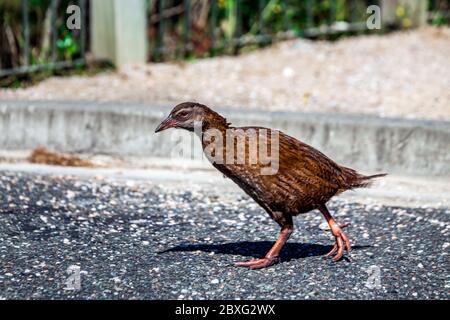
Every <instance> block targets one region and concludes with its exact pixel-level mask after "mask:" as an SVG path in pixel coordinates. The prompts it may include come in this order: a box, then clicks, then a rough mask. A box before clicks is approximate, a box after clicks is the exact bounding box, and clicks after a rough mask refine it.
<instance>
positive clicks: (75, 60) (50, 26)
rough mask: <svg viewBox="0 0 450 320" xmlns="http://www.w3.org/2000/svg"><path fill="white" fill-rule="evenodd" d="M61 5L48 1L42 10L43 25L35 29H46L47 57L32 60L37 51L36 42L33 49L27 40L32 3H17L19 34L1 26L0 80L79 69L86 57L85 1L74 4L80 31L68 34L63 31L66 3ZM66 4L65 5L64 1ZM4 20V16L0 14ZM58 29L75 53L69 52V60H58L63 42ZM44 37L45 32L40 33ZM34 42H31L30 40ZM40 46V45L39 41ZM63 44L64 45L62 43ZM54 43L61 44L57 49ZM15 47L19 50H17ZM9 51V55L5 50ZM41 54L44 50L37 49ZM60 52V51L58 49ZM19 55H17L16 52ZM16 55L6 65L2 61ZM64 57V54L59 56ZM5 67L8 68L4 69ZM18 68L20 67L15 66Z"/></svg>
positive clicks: (71, 31)
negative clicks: (69, 42)
mask: <svg viewBox="0 0 450 320" xmlns="http://www.w3.org/2000/svg"><path fill="white" fill-rule="evenodd" d="M62 2H64V1H59V0H51V1H50V5H49V7H48V8H47V10H46V21H44V23H43V24H44V25H43V26H39V27H40V28H41V29H47V31H48V32H47V33H48V34H47V35H45V34H44V35H43V36H42V37H43V38H45V37H47V38H48V40H49V41H48V42H50V43H49V50H48V51H49V54H48V55H45V56H44V57H43V58H39V57H36V55H37V53H36V54H33V53H35V51H36V50H37V47H38V45H37V44H36V41H35V43H34V46H33V47H32V43H31V39H30V33H31V32H30V29H31V26H30V6H31V3H32V1H29V0H21V2H20V13H21V14H20V17H21V23H20V26H19V27H20V28H18V30H19V33H18V34H14V33H13V31H12V30H11V27H10V26H9V25H6V22H3V23H4V25H3V26H2V28H1V29H2V32H1V34H0V42H1V45H2V46H1V48H2V49H1V50H0V59H1V60H0V77H4V76H10V75H17V74H21V73H30V72H35V71H40V70H53V69H62V68H68V67H73V66H77V65H83V64H84V63H85V62H86V61H85V57H86V45H87V41H86V40H87V31H88V27H87V24H86V22H87V17H86V12H87V5H88V4H87V0H78V1H77V2H75V4H76V5H78V7H79V8H80V10H79V13H80V17H79V18H80V20H81V28H79V29H74V30H69V29H68V28H66V27H65V23H66V19H65V18H66V9H67V3H65V2H64V4H65V5H64V6H62V5H61V4H62ZM66 2H67V1H66ZM3 15H4V16H5V15H6V13H3ZM60 29H63V30H64V31H65V33H66V34H68V33H70V34H71V38H70V41H71V43H72V45H73V46H74V47H76V51H77V52H71V54H70V57H69V58H68V57H62V59H59V57H60V55H61V54H59V52H58V51H61V50H60V49H61V48H60V47H64V45H65V44H64V41H65V40H66V39H67V38H66V39H61V36H62V35H61V32H58V31H60ZM42 33H46V32H42ZM34 40H35V39H34ZM42 42H44V41H42ZM66 42H67V41H66ZM58 43H61V46H58ZM17 47H18V48H19V50H17ZM7 48H8V49H9V51H8V50H7ZM39 49H41V50H44V48H39ZM62 49H63V50H64V48H62ZM18 51H20V52H18ZM14 53H16V55H17V57H14V59H9V60H10V61H6V63H5V61H4V60H6V58H5V57H4V56H7V55H8V54H14ZM62 55H64V52H63V53H62ZM14 60H18V61H15V63H11V61H14ZM8 64H9V65H8ZM17 64H20V65H17Z"/></svg>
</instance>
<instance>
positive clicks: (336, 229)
mask: <svg viewBox="0 0 450 320" xmlns="http://www.w3.org/2000/svg"><path fill="white" fill-rule="evenodd" d="M318 209H319V211H320V212H322V214H323V216H324V217H325V219H326V220H327V222H328V225H329V226H330V229H331V233H332V234H333V236H334V237H335V238H336V242H335V244H334V246H333V248H332V249H331V251H330V252H328V253H327V255H326V256H327V257H329V256H333V261H338V260H339V259H341V258H342V255H343V254H344V249H345V250H347V252H350V250H351V249H352V247H351V246H350V241H348V238H347V236H346V235H345V233H344V232H343V231H342V229H343V228H345V227H346V226H348V224H337V222H336V220H334V219H333V217H332V216H331V214H330V212H329V211H328V209H327V207H326V206H325V205H322V206H320V207H319V208H318Z"/></svg>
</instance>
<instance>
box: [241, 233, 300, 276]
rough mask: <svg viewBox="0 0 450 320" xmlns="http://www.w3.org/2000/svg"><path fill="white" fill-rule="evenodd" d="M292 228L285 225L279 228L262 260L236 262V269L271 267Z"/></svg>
mask: <svg viewBox="0 0 450 320" xmlns="http://www.w3.org/2000/svg"><path fill="white" fill-rule="evenodd" d="M293 230H294V227H293V226H292V225H285V226H283V227H282V228H281V232H280V235H279V236H278V239H277V241H276V242H275V244H274V245H273V246H272V248H271V249H270V250H269V252H267V254H266V255H265V256H264V258H261V259H252V260H248V261H244V262H237V263H235V266H237V267H250V269H261V268H265V267H268V266H271V265H273V264H275V263H277V262H278V254H279V253H280V250H281V248H282V247H283V246H284V244H285V243H286V241H287V240H288V239H289V237H290V235H291V234H292V231H293Z"/></svg>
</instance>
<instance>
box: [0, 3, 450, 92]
mask: <svg viewBox="0 0 450 320" xmlns="http://www.w3.org/2000/svg"><path fill="white" fill-rule="evenodd" d="M424 1H427V0H424ZM56 3H57V14H56V18H55V20H53V19H52V15H51V0H29V1H28V21H29V23H28V24H29V30H30V35H29V39H30V44H29V48H30V50H29V54H28V57H27V58H28V62H29V65H45V64H49V63H50V62H52V61H72V60H76V59H79V58H83V59H84V58H86V57H82V56H81V51H80V31H79V30H69V29H68V28H67V27H66V24H65V21H66V19H67V17H68V14H67V13H66V8H67V7H68V6H69V5H71V4H78V1H70V0H57V1H56ZM88 4H89V1H88ZM147 4H148V28H147V36H148V49H149V50H148V60H149V61H161V60H174V59H195V58H200V57H209V56H213V55H220V54H236V53H239V52H242V51H246V50H253V49H255V48H259V47H261V46H265V45H268V44H270V43H272V42H273V41H276V40H279V39H286V38H292V37H298V36H303V37H312V38H318V39H329V40H333V39H336V38H338V37H340V36H342V35H353V34H359V33H361V32H364V31H356V30H347V31H345V32H344V31H343V32H333V33H328V32H325V33H318V34H315V35H312V34H308V33H306V32H305V30H308V29H311V28H314V27H315V28H317V27H321V26H333V25H336V24H339V23H340V24H345V23H352V22H358V21H360V22H362V21H365V18H367V14H366V9H367V7H368V6H369V5H371V4H379V1H375V0H373V1H371V0H190V1H188V0H149V1H148V3H147ZM21 5H22V1H21V0H0V17H2V20H1V28H0V70H2V69H11V68H17V67H20V66H22V65H24V62H25V61H24V60H25V58H24V55H23V49H24V45H25V40H24V34H23V18H24V17H23V11H22V7H21ZM449 7H450V1H449V0H430V1H429V13H430V19H429V20H430V22H431V23H432V24H433V25H442V24H446V23H448V22H449V17H448V12H449V11H448V10H449ZM87 10H88V11H89V6H88V8H87ZM86 16H87V17H88V20H87V23H88V24H89V13H87V14H86ZM396 16H397V18H398V27H401V28H408V27H410V25H411V21H410V19H409V17H408V11H407V9H406V8H403V7H401V6H399V7H397V10H396ZM52 30H55V32H56V38H55V40H56V41H54V42H53V41H52V32H53V31H52ZM86 40H87V41H86V42H87V43H86V46H87V51H89V45H88V44H89V33H88V35H87V39H86ZM52 49H53V50H54V52H55V53H52V52H53V50H52ZM81 69H82V67H81V65H75V71H79V70H81ZM72 70H73V66H72ZM55 72H56V73H61V72H65V71H58V70H53V69H52V68H51V67H50V66H49V67H48V68H47V69H45V68H44V69H43V73H44V76H45V75H47V74H53V73H55ZM41 73H42V72H41ZM27 77H28V75H17V76H15V77H8V79H7V80H6V82H7V85H8V86H11V85H14V83H16V82H17V81H16V80H21V79H23V78H27ZM1 81H5V80H4V79H3V80H2V79H0V82H1ZM15 81H16V82H15ZM17 83H20V81H18V82H17ZM0 85H4V82H2V83H0Z"/></svg>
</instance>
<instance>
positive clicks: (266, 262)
mask: <svg viewBox="0 0 450 320" xmlns="http://www.w3.org/2000/svg"><path fill="white" fill-rule="evenodd" d="M278 261H279V259H278V257H272V258H267V257H264V258H261V259H251V260H248V261H242V262H236V263H235V264H234V265H235V266H236V267H249V268H250V269H261V268H265V267H269V266H271V265H273V264H275V263H277V262H278Z"/></svg>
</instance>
